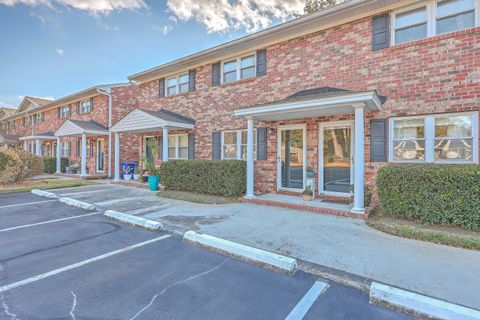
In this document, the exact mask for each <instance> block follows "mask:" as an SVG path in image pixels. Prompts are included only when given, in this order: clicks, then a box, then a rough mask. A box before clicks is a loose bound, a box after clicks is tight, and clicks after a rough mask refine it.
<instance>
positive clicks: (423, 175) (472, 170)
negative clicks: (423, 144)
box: [377, 164, 480, 230]
mask: <svg viewBox="0 0 480 320" xmlns="http://www.w3.org/2000/svg"><path fill="white" fill-rule="evenodd" d="M377 193H378V197H379V200H380V206H381V209H382V210H383V211H384V212H385V213H387V214H389V215H390V216H392V217H401V218H406V219H410V220H414V221H418V222H422V223H428V224H438V225H444V226H447V225H451V226H458V227H462V228H465V229H469V230H479V229H480V166H478V165H464V164H444V165H440V164H425V165H390V166H385V167H383V168H381V169H380V170H379V171H378V173H377Z"/></svg>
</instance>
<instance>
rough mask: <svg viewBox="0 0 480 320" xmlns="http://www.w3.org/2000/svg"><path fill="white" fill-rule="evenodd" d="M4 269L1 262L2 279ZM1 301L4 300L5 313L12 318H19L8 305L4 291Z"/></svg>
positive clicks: (0, 297)
mask: <svg viewBox="0 0 480 320" xmlns="http://www.w3.org/2000/svg"><path fill="white" fill-rule="evenodd" d="M4 271H5V269H4V268H3V266H2V265H1V264H0V279H2V278H3V272H4ZM0 301H1V302H2V308H3V313H4V314H5V315H7V316H9V317H10V320H18V318H17V315H16V314H15V313H13V312H12V311H10V307H9V306H8V304H7V301H5V296H4V295H3V293H2V294H0Z"/></svg>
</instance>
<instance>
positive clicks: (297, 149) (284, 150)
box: [279, 128, 305, 190]
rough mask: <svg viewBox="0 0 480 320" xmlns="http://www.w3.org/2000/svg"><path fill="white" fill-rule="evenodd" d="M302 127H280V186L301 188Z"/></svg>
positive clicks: (302, 167) (302, 161)
mask: <svg viewBox="0 0 480 320" xmlns="http://www.w3.org/2000/svg"><path fill="white" fill-rule="evenodd" d="M304 152H305V150H304V129H303V128H298V129H297V128H294V129H280V155H279V162H280V163H279V165H280V168H281V169H280V172H279V173H280V176H281V188H287V189H301V190H302V189H303V173H304Z"/></svg>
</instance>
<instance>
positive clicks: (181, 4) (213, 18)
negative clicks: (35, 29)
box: [0, 0, 305, 32]
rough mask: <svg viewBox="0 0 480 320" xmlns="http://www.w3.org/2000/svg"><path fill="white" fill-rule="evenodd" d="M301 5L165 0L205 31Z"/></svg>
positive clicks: (244, 25)
mask: <svg viewBox="0 0 480 320" xmlns="http://www.w3.org/2000/svg"><path fill="white" fill-rule="evenodd" d="M0 1H1V0H0ZM304 5H305V1H304V0H284V1H282V0H167V7H168V9H169V11H171V12H172V13H173V14H174V15H175V17H177V18H178V19H180V20H183V21H189V20H195V21H198V22H200V23H202V24H204V25H205V27H206V28H207V31H208V32H226V31H228V30H238V29H245V30H246V31H247V32H254V31H258V30H259V29H262V28H266V27H268V26H269V25H270V24H271V23H272V19H281V20H286V19H287V18H288V17H290V16H292V15H293V14H294V13H296V12H302V11H303V7H304Z"/></svg>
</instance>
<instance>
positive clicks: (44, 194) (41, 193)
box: [31, 189, 58, 199]
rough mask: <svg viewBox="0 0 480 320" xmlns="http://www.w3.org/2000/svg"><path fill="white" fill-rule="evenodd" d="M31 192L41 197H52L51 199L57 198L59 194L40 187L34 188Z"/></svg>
mask: <svg viewBox="0 0 480 320" xmlns="http://www.w3.org/2000/svg"><path fill="white" fill-rule="evenodd" d="M31 193H32V194H34V195H36V196H39V197H46V198H50V199H57V198H58V196H57V195H56V194H55V193H53V192H47V191H43V190H40V189H32V191H31Z"/></svg>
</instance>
